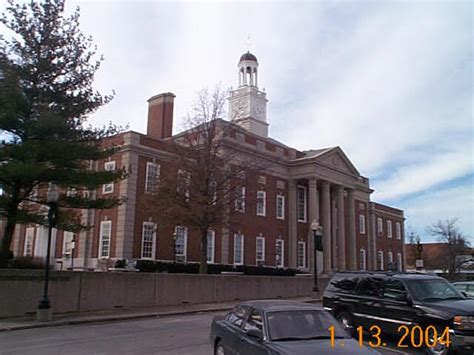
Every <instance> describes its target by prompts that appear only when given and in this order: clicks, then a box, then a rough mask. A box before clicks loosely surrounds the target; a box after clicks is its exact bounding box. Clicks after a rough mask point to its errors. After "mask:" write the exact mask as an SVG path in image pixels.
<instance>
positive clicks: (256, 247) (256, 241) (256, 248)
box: [255, 236, 265, 265]
mask: <svg viewBox="0 0 474 355" xmlns="http://www.w3.org/2000/svg"><path fill="white" fill-rule="evenodd" d="M259 241H260V242H261V247H262V250H260V251H259ZM259 254H261V257H260V258H259ZM255 261H256V264H257V265H259V262H260V263H262V262H263V263H264V262H265V237H262V236H258V237H257V239H256V240H255Z"/></svg>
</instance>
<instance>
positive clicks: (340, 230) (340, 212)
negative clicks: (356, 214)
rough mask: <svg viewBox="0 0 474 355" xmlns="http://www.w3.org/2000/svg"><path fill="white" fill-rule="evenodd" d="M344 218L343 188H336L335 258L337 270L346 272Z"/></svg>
mask: <svg viewBox="0 0 474 355" xmlns="http://www.w3.org/2000/svg"><path fill="white" fill-rule="evenodd" d="M345 231H346V230H345V218H344V187H342V186H338V187H337V256H338V262H339V263H338V264H339V270H346V234H345Z"/></svg>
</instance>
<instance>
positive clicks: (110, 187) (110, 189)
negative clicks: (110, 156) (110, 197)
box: [102, 161, 115, 194]
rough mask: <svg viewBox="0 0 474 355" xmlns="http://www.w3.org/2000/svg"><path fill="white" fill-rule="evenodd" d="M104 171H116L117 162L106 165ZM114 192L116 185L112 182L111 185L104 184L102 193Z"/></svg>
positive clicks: (109, 162)
mask: <svg viewBox="0 0 474 355" xmlns="http://www.w3.org/2000/svg"><path fill="white" fill-rule="evenodd" d="M104 170H105V171H114V170H115V161H108V162H106V163H104ZM112 192H114V183H113V182H111V183H110V184H104V185H103V186H102V193H104V194H110V193H112Z"/></svg>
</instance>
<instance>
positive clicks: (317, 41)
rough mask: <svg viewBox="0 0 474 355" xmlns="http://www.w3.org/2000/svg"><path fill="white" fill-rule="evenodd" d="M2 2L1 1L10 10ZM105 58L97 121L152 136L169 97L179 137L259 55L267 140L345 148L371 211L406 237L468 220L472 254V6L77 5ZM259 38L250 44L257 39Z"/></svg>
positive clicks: (425, 238) (92, 119) (381, 3)
mask: <svg viewBox="0 0 474 355" xmlns="http://www.w3.org/2000/svg"><path fill="white" fill-rule="evenodd" d="M5 3H6V2H5V1H4V0H0V4H1V6H0V9H2V10H3V9H4V7H5ZM76 6H79V7H80V9H81V29H82V31H83V32H84V33H86V34H88V35H91V36H92V37H93V39H94V43H95V44H96V45H97V47H98V52H99V53H101V54H102V55H103V56H104V58H105V59H104V61H103V63H102V66H101V68H100V70H99V72H98V73H97V75H96V80H95V87H96V88H97V89H98V90H99V91H101V92H102V93H111V92H112V91H114V92H115V98H114V99H113V101H112V102H111V103H109V104H108V105H107V106H104V107H103V108H101V109H100V110H99V111H98V112H96V113H95V114H94V115H92V116H91V117H90V122H91V123H93V124H95V125H104V124H106V123H107V122H109V121H112V122H113V123H116V124H120V125H129V126H130V129H132V130H134V131H137V132H142V133H145V132H146V119H147V101H146V100H147V99H148V98H150V97H151V96H153V95H156V94H159V93H163V92H172V93H174V94H175V95H176V98H175V114H174V132H178V131H179V130H180V127H182V123H183V117H185V115H186V113H187V112H188V111H190V109H191V106H192V104H193V102H194V100H195V99H196V95H197V92H198V91H199V90H201V89H202V88H206V87H207V88H211V89H212V88H213V87H214V86H215V85H217V84H220V85H221V86H222V87H224V88H230V87H231V86H233V87H236V86H237V84H238V76H237V63H238V59H239V57H240V55H241V54H243V53H244V52H246V51H247V50H250V51H251V52H252V53H253V54H255V55H256V56H257V58H258V61H259V79H258V80H259V87H260V89H263V88H264V89H265V92H266V93H267V98H268V100H269V102H268V105H267V120H268V122H269V124H270V126H269V135H270V136H271V137H272V138H274V139H277V140H279V141H281V142H283V143H284V144H286V145H289V146H292V147H294V148H296V149H299V150H308V149H318V148H324V147H330V146H340V147H341V148H342V149H343V150H344V152H345V153H346V155H347V156H348V158H349V159H350V160H351V161H352V163H353V164H354V165H355V166H356V167H357V169H358V170H359V172H360V173H361V174H362V175H364V176H366V177H368V178H370V185H371V187H372V188H373V189H374V190H375V192H374V193H373V194H372V200H374V201H377V202H380V203H384V204H388V205H390V206H394V207H397V208H400V209H403V210H404V211H405V217H406V221H405V226H406V230H407V232H408V233H411V232H413V233H415V234H418V235H420V237H421V239H422V241H425V242H433V241H436V240H435V239H434V238H433V237H430V236H429V235H428V234H427V232H426V227H427V226H428V225H429V224H432V223H434V222H437V221H438V220H440V219H442V220H445V219H447V218H449V219H451V218H458V219H459V220H458V226H459V227H460V230H461V232H462V233H463V234H465V235H467V236H469V238H470V241H471V243H473V244H474V159H473V158H474V156H473V155H474V154H473V153H474V139H473V137H474V119H473V106H472V105H473V98H474V95H473V79H474V77H473V47H474V45H473V38H474V30H473V16H474V15H473V14H474V8H473V3H472V2H471V1H455V0H453V1H355V0H354V1H311V2H310V1H304V2H303V1H288V2H284V1H240V2H230V1H227V2H217V1H207V2H196V1H186V2H184V1H180V2H178V1H174V2H172V1H168V2H163V1H151V0H150V1H131V0H130V1H106V0H103V1H100V0H96V1H72V0H70V1H67V12H70V11H72V10H73V9H74V8H75V7H76ZM249 36H250V40H249Z"/></svg>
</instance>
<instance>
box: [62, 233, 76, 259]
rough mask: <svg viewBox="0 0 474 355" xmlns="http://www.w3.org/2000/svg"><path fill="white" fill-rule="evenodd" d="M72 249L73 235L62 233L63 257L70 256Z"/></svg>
mask: <svg viewBox="0 0 474 355" xmlns="http://www.w3.org/2000/svg"><path fill="white" fill-rule="evenodd" d="M73 249H74V233H72V232H64V233H63V256H71V254H72V250H73Z"/></svg>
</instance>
